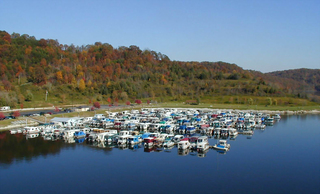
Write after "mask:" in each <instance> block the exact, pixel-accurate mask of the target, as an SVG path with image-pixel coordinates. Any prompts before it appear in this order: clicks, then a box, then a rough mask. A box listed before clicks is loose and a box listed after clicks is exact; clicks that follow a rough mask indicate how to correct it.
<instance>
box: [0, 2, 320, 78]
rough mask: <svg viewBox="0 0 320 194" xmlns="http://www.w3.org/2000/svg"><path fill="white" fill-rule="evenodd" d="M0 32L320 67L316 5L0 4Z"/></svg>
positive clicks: (272, 67) (262, 67)
mask: <svg viewBox="0 0 320 194" xmlns="http://www.w3.org/2000/svg"><path fill="white" fill-rule="evenodd" d="M0 30H4V31H6V32H8V33H9V34H12V33H13V32H15V33H19V34H21V35H22V34H28V35H29V36H34V37H35V38H36V39H41V38H44V39H57V40H58V41H59V43H60V44H67V45H70V44H74V45H76V46H81V45H88V44H94V43H95V42H102V43H109V44H111V45H112V46H113V47H114V48H118V47H120V46H126V47H129V46H130V45H136V46H138V47H139V48H140V49H141V50H145V49H150V50H153V51H156V52H161V53H162V54H165V55H167V56H168V57H169V58H170V59H171V60H176V61H199V62H201V61H210V62H216V61H224V62H228V63H234V64H236V65H238V66H240V67H242V68H243V69H250V70H256V71H261V72H263V73H265V72H272V71H279V70H280V71H281V70H288V69H298V68H310V69H320V0H194V1H191V0H1V1H0Z"/></svg>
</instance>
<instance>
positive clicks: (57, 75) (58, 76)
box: [56, 71, 63, 83]
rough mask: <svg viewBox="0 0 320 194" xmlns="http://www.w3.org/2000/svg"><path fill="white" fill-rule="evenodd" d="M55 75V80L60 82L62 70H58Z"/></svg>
mask: <svg viewBox="0 0 320 194" xmlns="http://www.w3.org/2000/svg"><path fill="white" fill-rule="evenodd" d="M56 77H57V81H58V82H59V83H61V82H62V79H63V76H62V72H61V71H58V72H57V73H56Z"/></svg>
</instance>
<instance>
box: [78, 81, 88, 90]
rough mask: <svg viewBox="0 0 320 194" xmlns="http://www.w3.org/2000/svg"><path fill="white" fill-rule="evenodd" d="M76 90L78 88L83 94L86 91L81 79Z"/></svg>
mask: <svg viewBox="0 0 320 194" xmlns="http://www.w3.org/2000/svg"><path fill="white" fill-rule="evenodd" d="M78 88H79V90H80V92H83V91H84V90H85V89H86V85H85V83H84V80H83V79H81V80H80V81H79V86H78Z"/></svg>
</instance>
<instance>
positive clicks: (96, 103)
mask: <svg viewBox="0 0 320 194" xmlns="http://www.w3.org/2000/svg"><path fill="white" fill-rule="evenodd" d="M93 106H94V107H95V108H100V107H101V106H100V103H99V102H94V103H93Z"/></svg>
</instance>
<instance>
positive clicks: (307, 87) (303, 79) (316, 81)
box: [266, 68, 320, 93]
mask: <svg viewBox="0 0 320 194" xmlns="http://www.w3.org/2000/svg"><path fill="white" fill-rule="evenodd" d="M266 75H268V76H271V77H273V78H274V77H277V78H284V79H288V80H291V81H292V82H294V84H295V85H296V88H297V90H299V91H300V92H301V93H314V92H320V69H305V68H302V69H293V70H285V71H275V72H271V73H267V74H266Z"/></svg>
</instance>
